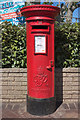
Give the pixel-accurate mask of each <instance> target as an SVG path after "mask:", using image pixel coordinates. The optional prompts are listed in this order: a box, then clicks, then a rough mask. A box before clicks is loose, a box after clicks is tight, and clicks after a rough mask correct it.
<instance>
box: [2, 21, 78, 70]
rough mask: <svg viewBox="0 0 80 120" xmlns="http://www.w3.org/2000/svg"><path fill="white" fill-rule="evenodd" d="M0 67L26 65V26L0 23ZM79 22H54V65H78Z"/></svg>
mask: <svg viewBox="0 0 80 120" xmlns="http://www.w3.org/2000/svg"><path fill="white" fill-rule="evenodd" d="M1 25H2V67H3V68H8V67H9V68H10V67H27V65H26V59H27V58H26V28H25V27H24V26H23V27H22V26H15V25H12V24H11V23H10V22H7V21H6V22H3V23H2V24H1ZM79 40H80V24H77V23H75V24H69V23H64V24H62V25H61V24H58V23H57V22H56V24H55V66H56V67H80V58H79V56H80V53H79V46H80V42H79Z"/></svg>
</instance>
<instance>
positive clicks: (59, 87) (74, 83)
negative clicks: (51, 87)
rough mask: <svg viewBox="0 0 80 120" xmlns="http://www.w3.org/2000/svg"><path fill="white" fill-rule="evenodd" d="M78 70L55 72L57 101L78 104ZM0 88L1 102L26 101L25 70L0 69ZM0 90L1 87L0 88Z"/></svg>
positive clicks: (79, 75) (79, 77) (57, 70)
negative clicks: (0, 90) (0, 91)
mask: <svg viewBox="0 0 80 120" xmlns="http://www.w3.org/2000/svg"><path fill="white" fill-rule="evenodd" d="M79 79H80V68H63V69H56V70H55V86H56V87H55V91H56V99H57V101H62V100H63V101H64V102H66V103H68V102H78V89H79V83H78V82H79ZM0 80H2V82H0V86H2V95H1V97H2V101H3V102H21V101H26V94H27V69H26V68H25V69H24V68H4V69H0ZM0 89H1V87H0ZM0 94H1V93H0Z"/></svg>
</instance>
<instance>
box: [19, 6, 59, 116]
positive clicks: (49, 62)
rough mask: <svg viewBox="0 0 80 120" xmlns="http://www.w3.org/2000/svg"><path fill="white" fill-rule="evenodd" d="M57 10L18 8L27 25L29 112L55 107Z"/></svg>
mask: <svg viewBox="0 0 80 120" xmlns="http://www.w3.org/2000/svg"><path fill="white" fill-rule="evenodd" d="M59 12H60V8H58V7H54V6H51V5H31V6H27V7H23V8H22V9H21V13H22V15H23V16H25V17H26V26H27V83H28V84H27V95H28V97H27V107H28V108H27V109H28V112H29V113H31V114H38V115H42V114H49V113H52V112H53V111H54V110H55V106H56V100H55V82H54V21H55V17H56V16H57V15H58V13H59Z"/></svg>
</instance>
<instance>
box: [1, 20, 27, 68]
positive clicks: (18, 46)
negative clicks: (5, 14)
mask: <svg viewBox="0 0 80 120" xmlns="http://www.w3.org/2000/svg"><path fill="white" fill-rule="evenodd" d="M25 31H26V29H25V28H24V27H18V26H16V25H12V24H11V23H10V22H7V21H6V22H3V23H2V67H4V68H5V67H6V68H7V67H9V68H11V67H26V34H25Z"/></svg>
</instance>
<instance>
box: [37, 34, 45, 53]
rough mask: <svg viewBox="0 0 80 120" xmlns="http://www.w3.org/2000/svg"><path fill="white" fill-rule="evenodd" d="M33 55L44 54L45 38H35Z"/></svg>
mask: <svg viewBox="0 0 80 120" xmlns="http://www.w3.org/2000/svg"><path fill="white" fill-rule="evenodd" d="M35 53H46V38H45V36H35Z"/></svg>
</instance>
